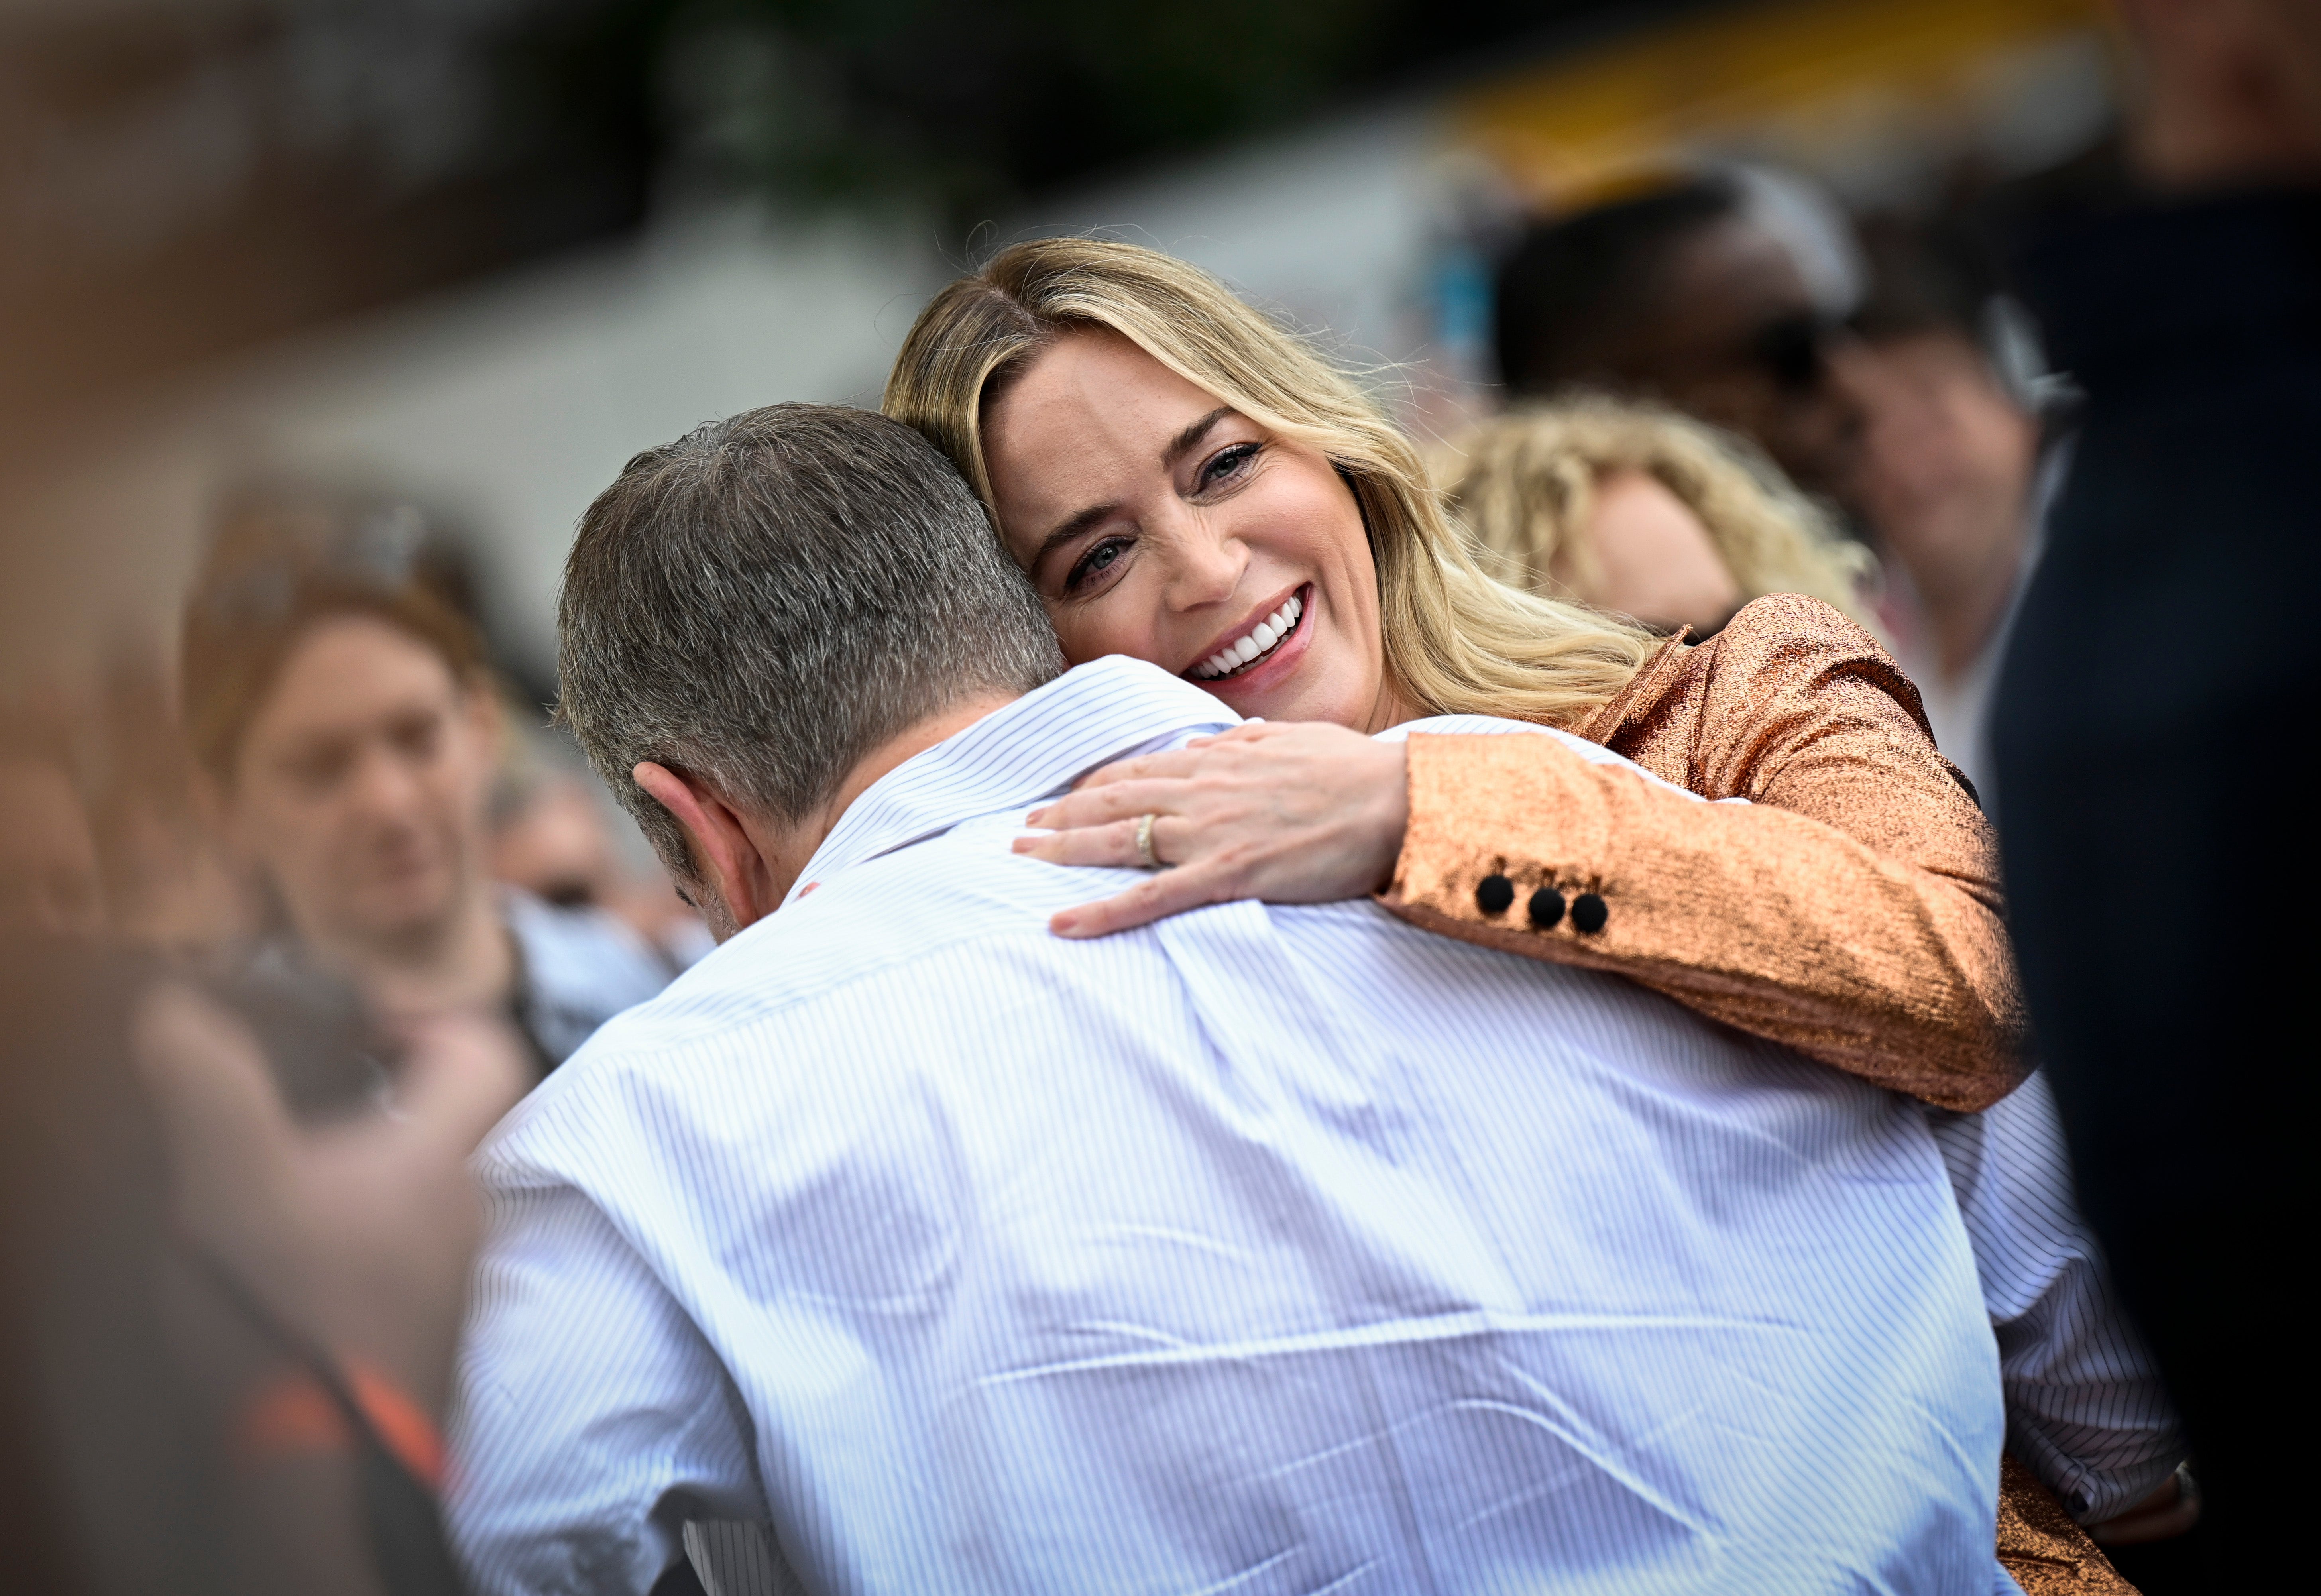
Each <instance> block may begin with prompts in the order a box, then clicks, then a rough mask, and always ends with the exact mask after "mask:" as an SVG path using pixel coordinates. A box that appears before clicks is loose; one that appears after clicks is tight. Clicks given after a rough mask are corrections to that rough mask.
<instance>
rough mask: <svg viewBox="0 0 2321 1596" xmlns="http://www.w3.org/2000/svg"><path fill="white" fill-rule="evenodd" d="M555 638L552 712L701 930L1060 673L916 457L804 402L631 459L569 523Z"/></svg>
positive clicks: (900, 437) (727, 919) (779, 882)
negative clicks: (871, 799) (948, 746)
mask: <svg viewBox="0 0 2321 1596" xmlns="http://www.w3.org/2000/svg"><path fill="white" fill-rule="evenodd" d="M557 630H558V635H559V639H560V657H559V661H558V676H559V679H560V689H561V693H562V707H561V710H560V713H561V714H562V716H564V718H565V720H566V721H567V722H568V723H569V725H571V727H572V730H573V732H574V734H575V735H577V736H578V739H579V742H580V746H581V747H582V748H583V749H584V750H586V751H587V755H588V758H589V760H590V761H591V762H593V763H594V764H595V765H596V769H597V771H599V772H600V773H601V774H602V775H603V776H604V778H605V781H606V782H607V783H608V784H609V785H610V786H611V787H612V789H613V790H614V792H615V793H617V794H619V795H620V798H621V801H622V802H623V804H625V805H627V806H628V807H629V809H630V811H631V812H632V813H633V814H634V815H635V816H636V817H637V820H638V823H639V824H640V825H642V827H643V828H644V832H645V834H646V835H647V836H648V837H650V838H651V840H652V844H653V846H654V848H655V850H656V851H658V852H659V853H660V856H661V858H662V860H663V862H666V863H667V864H668V865H669V870H670V871H671V873H673V874H674V875H675V876H676V877H677V878H678V880H679V881H680V882H682V883H684V884H685V887H686V889H687V893H688V895H690V896H691V897H693V898H695V900H696V902H697V903H698V904H699V907H701V910H702V913H703V915H704V917H705V918H706V919H707V920H708V921H709V924H710V928H711V929H712V930H713V931H715V932H716V933H717V935H719V936H720V937H721V938H722V937H725V936H730V935H733V932H735V931H736V930H738V929H740V928H741V927H742V926H747V925H749V924H750V923H751V921H753V920H755V919H757V918H758V917H760V916H761V915H764V914H766V913H769V912H770V911H771V910H772V909H773V908H775V907H778V905H779V903H780V902H781V899H782V897H783V896H784V894H786V893H787V890H788V889H789V885H790V882H791V881H792V880H795V878H796V873H797V871H798V870H799V868H800V867H801V866H803V865H804V863H805V862H806V859H807V857H808V856H810V855H811V853H813V850H814V847H815V844H818V843H819V842H820V840H821V838H822V837H823V836H824V834H826V833H827V832H828V830H829V828H830V826H831V825H832V824H833V823H834V822H835V821H836V819H837V817H838V816H839V815H840V814H842V813H843V812H844V809H845V806H846V805H847V804H848V803H850V802H851V801H852V799H853V798H854V797H855V796H856V795H857V794H859V793H860V790H861V789H862V788H863V787H864V786H867V785H868V784H869V781H870V780H875V779H876V777H877V776H878V775H879V774H883V773H884V771H886V770H887V769H891V768H892V767H893V765H895V764H897V763H899V762H901V760H902V759H904V758H907V757H908V756H909V755H910V754H911V753H914V752H917V751H918V750H919V749H920V748H923V747H925V746H928V745H930V744H932V743H934V742H936V741H938V740H940V738H941V737H942V736H943V735H947V734H949V733H950V732H951V731H952V730H955V729H957V727H958V726H959V725H963V724H965V722H966V721H967V720H969V719H972V718H974V717H975V716H978V715H981V714H983V713H986V712H988V710H989V709H991V708H993V707H997V705H999V704H1001V703H1004V702H1006V700H1008V699H1011V698H1016V697H1018V696H1020V695H1022V694H1024V693H1025V692H1028V691H1030V690H1031V689H1033V688H1035V687H1038V686H1040V685H1041V684H1042V682H1045V681H1047V680H1049V679H1051V678H1052V677H1054V676H1055V675H1056V674H1057V673H1058V671H1060V670H1061V669H1062V656H1061V654H1060V651H1059V650H1058V648H1057V645H1056V637H1055V633H1054V631H1053V630H1052V629H1051V627H1050V625H1049V624H1048V619H1047V616H1046V614H1045V612H1043V611H1042V608H1041V607H1040V603H1039V599H1038V598H1037V597H1036V596H1035V595H1034V594H1033V591H1032V589H1031V587H1030V585H1029V584H1028V583H1027V582H1026V581H1025V580H1024V576H1023V573H1022V572H1020V571H1019V570H1016V569H1015V562H1014V561H1012V560H1010V559H1009V558H1008V557H1007V554H1006V552H1005V551H1004V550H1003V549H1002V548H1001V547H1000V544H999V541H998V539H997V536H995V535H994V534H993V533H992V530H991V524H990V522H989V521H988V519H987V518H986V517H985V515H984V513H983V508H982V506H980V505H979V504H978V502H977V501H976V498H975V496H974V494H973V493H972V492H971V491H969V488H968V486H967V484H966V483H965V482H964V481H963V480H961V479H960V477H959V475H958V473H956V472H955V471H953V470H951V466H950V464H949V463H948V462H947V461H944V459H943V458H942V455H940V454H938V453H937V452H936V451H935V450H934V447H933V445H932V444H930V443H928V442H926V441H925V440H924V439H923V438H921V437H920V436H919V435H918V433H915V432H913V431H912V430H911V429H910V428H908V427H906V426H905V425H903V424H901V423H899V422H894V421H888V420H887V419H886V418H884V417H883V416H880V415H876V414H875V413H873V412H870V411H865V410H852V409H846V408H842V407H838V406H824V405H772V406H767V407H766V408H764V409H762V410H752V411H749V412H747V413H745V414H743V415H737V416H734V417H733V418H731V419H730V420H726V421H721V422H715V423H712V424H709V425H707V426H704V427H701V428H698V429H696V431H694V432H692V433H687V435H686V436H684V437H683V438H680V439H678V441H677V442H674V443H669V444H665V445H664V446H662V447H661V448H659V449H654V450H649V451H646V452H645V453H643V454H640V455H638V456H637V457H636V458H635V459H634V460H633V461H630V462H629V463H628V465H627V466H626V467H625V468H624V469H623V470H622V472H621V475H620V479H619V480H618V481H616V482H614V484H613V486H612V487H610V488H606V489H605V491H604V493H602V494H601V495H599V496H598V497H597V499H596V503H595V504H593V505H591V506H588V510H587V514H586V515H583V516H582V517H581V518H580V532H579V536H578V538H577V539H576V540H575V542H574V543H573V546H572V553H571V557H570V559H569V561H567V562H566V565H565V568H564V591H563V596H562V599H561V601H560V607H559V613H558V617H557Z"/></svg>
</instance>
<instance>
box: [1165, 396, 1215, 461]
mask: <svg viewBox="0 0 2321 1596" xmlns="http://www.w3.org/2000/svg"><path fill="white" fill-rule="evenodd" d="M1232 414H1233V406H1230V405H1220V406H1217V407H1216V408H1215V409H1214V410H1212V411H1210V412H1209V413H1208V414H1207V415H1204V416H1203V417H1201V419H1200V420H1198V421H1197V422H1195V423H1194V424H1192V425H1190V426H1188V427H1187V428H1186V429H1185V430H1184V431H1183V432H1181V433H1178V434H1177V435H1176V436H1175V437H1173V438H1171V439H1170V440H1169V447H1168V448H1166V449H1163V450H1162V451H1161V467H1162V469H1164V470H1171V471H1173V470H1176V469H1177V462H1178V461H1180V460H1182V459H1184V458H1185V453H1186V451H1188V450H1189V449H1192V448H1194V447H1196V446H1197V445H1198V444H1199V442H1200V441H1201V440H1202V439H1203V438H1206V437H1207V436H1208V435H1209V429H1210V428H1211V427H1213V426H1215V425H1216V424H1217V423H1219V422H1221V421H1223V420H1224V418H1225V417H1226V416H1228V415H1232Z"/></svg>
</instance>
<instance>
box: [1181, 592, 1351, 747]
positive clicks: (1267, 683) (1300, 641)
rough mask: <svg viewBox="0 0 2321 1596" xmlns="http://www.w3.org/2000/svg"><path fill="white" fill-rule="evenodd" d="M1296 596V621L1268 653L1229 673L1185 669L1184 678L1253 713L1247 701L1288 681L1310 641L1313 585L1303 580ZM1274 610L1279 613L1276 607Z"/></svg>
mask: <svg viewBox="0 0 2321 1596" xmlns="http://www.w3.org/2000/svg"><path fill="white" fill-rule="evenodd" d="M1295 597H1297V607H1298V613H1297V622H1296V624H1295V625H1292V626H1291V627H1290V629H1289V634H1288V636H1286V637H1282V638H1279V639H1277V640H1276V641H1275V643H1274V645H1273V650H1272V652H1270V653H1267V654H1265V655H1262V656H1261V657H1260V658H1258V659H1254V660H1252V661H1250V662H1249V663H1248V664H1246V665H1244V666H1242V667H1241V668H1240V669H1239V670H1235V671H1233V673H1232V674H1231V675H1228V676H1215V677H1209V678H1206V679H1203V678H1201V677H1197V676H1195V675H1194V674H1193V673H1192V672H1191V671H1189V670H1188V671H1187V672H1186V673H1185V677H1186V679H1187V680H1188V681H1190V682H1192V683H1193V684H1194V685H1195V686H1196V687H1200V688H1206V689H1208V690H1209V691H1210V692H1213V693H1215V694H1218V695H1219V696H1220V697H1223V698H1224V699H1225V700H1226V702H1228V703H1230V704H1232V705H1233V706H1234V707H1235V708H1237V709H1239V710H1241V711H1242V713H1244V714H1249V713H1254V711H1252V710H1251V709H1249V708H1248V704H1249V702H1250V701H1251V700H1252V699H1253V698H1261V697H1262V696H1263V695H1264V694H1265V693H1267V692H1269V691H1270V690H1271V689H1274V688H1276V687H1279V685H1280V684H1281V683H1282V682H1284V681H1287V680H1288V679H1289V677H1290V675H1291V673H1292V672H1294V671H1295V670H1297V665H1298V662H1299V661H1301V660H1303V659H1304V658H1305V657H1306V649H1307V648H1308V647H1310V646H1311V645H1312V643H1313V641H1314V624H1315V619H1316V618H1317V617H1316V616H1315V605H1316V603H1317V602H1318V601H1317V599H1316V597H1315V592H1314V585H1313V584H1312V583H1311V582H1308V583H1306V586H1304V587H1302V588H1298V589H1297V594H1296V596H1295ZM1276 613H1279V606H1277V610H1276Z"/></svg>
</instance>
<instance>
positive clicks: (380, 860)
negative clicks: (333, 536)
mask: <svg viewBox="0 0 2321 1596" xmlns="http://www.w3.org/2000/svg"><path fill="white" fill-rule="evenodd" d="M493 730H494V725H493V707H492V705H491V702H490V700H489V698H488V697H487V696H486V695H485V694H482V693H480V692H476V691H471V690H469V689H466V688H464V687H463V686H462V684H461V683H460V681H459V680H458V679H456V678H455V677H454V676H453V674H452V672H451V667H450V666H449V665H448V664H446V663H445V662H444V661H443V658H442V656H441V655H440V654H438V653H437V652H435V651H434V650H433V649H432V648H430V647H428V646H427V645H426V644H425V643H422V642H420V641H419V640H418V639H416V638H414V637H413V636H412V635H410V634H408V633H406V632H405V631H403V630H402V629H401V628H399V627H397V626H395V625H390V624H388V623H387V622H385V621H381V620H377V619H373V618H372V617H370V616H336V617H332V618H330V619H327V620H323V621H321V622H318V623H316V624H315V625H314V626H313V627H311V628H310V629H309V630H308V631H307V632H306V633H305V635H304V636H303V637H301V638H300V639H299V641H298V642H297V643H296V645H295V646H294V647H293V649H292V651H291V652H290V656H289V658H288V659H287V661H285V662H284V663H283V666H282V668H281V670H280V671H279V673H278V675H277V676H276V678H275V680H274V684H273V688H272V689H271V690H270V691H269V693H268V695H267V697H266V699H265V702H264V703H262V704H261V705H259V709H258V713H257V714H256V715H255V716H252V717H251V719H250V725H249V728H248V730H247V731H246V732H245V733H244V734H243V736H242V740H241V749H240V751H239V755H238V758H237V760H236V762H235V768H234V778H233V783H232V792H231V793H230V795H229V797H228V806H229V807H228V816H229V820H230V823H231V825H232V831H233V834H234V838H235V841H236V843H237V844H239V846H240V847H241V849H242V850H243V852H244V853H246V854H247V855H249V856H250V858H251V859H253V860H254V861H256V862H257V863H258V864H259V866H260V868H262V869H263V870H264V871H265V872H266V874H267V875H268V876H269V878H270V879H271V880H272V881H273V883H274V886H275V888H276V889H277V890H278V892H279V893H280V894H281V896H282V898H283V901H284V903H285V905H286V906H287V907H288V909H289V911H290V916H291V918H292V920H293V921H294V923H295V924H296V927H297V929H298V931H299V932H300V934H301V935H305V936H306V937H308V938H310V939H313V940H317V941H323V942H325V943H330V944H340V945H352V946H355V947H360V948H369V949H377V950H380V951H391V950H393V949H394V948H396V947H397V946H399V945H405V944H412V943H414V942H418V941H422V940H423V939H425V938H427V937H429V936H430V935H433V934H435V933H436V932H438V931H439V930H440V929H441V927H442V926H444V925H446V924H447V923H448V922H449V921H450V920H451V917H453V916H455V915H456V914H457V913H458V912H459V910H460V907H461V904H462V902H463V899H464V895H465V894H466V893H467V892H468V891H469V889H470V888H471V885H472V883H473V881H474V880H475V879H476V878H475V872H476V871H477V870H478V867H479V862H480V855H481V853H482V850H483V847H484V800H485V796H486V793H487V790H488V788H489V784H490V781H491V774H492V753H493V736H492V734H493Z"/></svg>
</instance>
